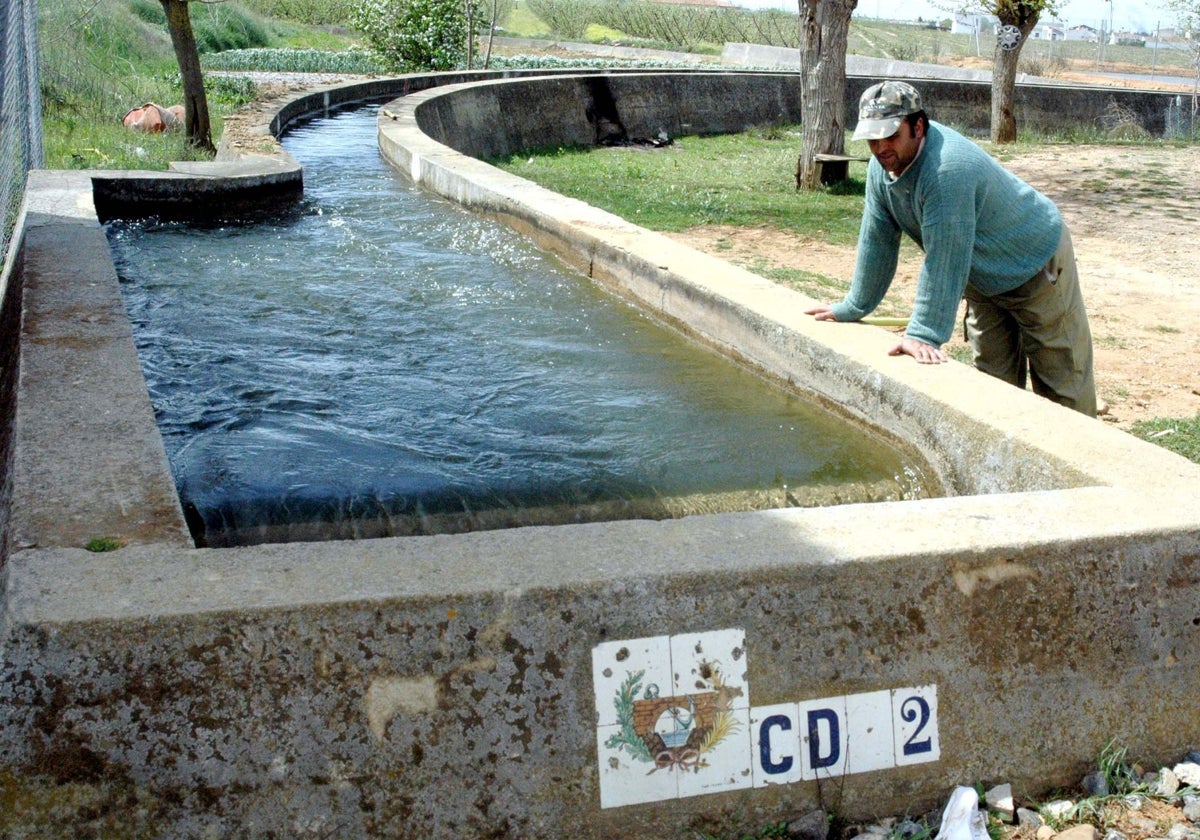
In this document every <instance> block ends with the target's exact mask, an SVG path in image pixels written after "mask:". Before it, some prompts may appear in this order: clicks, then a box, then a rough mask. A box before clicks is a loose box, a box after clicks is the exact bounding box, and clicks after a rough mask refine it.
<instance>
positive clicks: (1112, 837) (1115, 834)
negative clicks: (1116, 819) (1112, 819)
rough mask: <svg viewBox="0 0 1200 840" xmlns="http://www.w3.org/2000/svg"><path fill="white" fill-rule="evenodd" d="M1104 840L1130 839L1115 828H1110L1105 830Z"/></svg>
mask: <svg viewBox="0 0 1200 840" xmlns="http://www.w3.org/2000/svg"><path fill="white" fill-rule="evenodd" d="M1104 840H1128V838H1127V837H1126V836H1125V835H1124V834H1122V833H1121V832H1119V831H1117V830H1116V829H1115V828H1110V829H1109V830H1108V831H1106V832H1104Z"/></svg>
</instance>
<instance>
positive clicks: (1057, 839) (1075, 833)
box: [1054, 823, 1096, 840]
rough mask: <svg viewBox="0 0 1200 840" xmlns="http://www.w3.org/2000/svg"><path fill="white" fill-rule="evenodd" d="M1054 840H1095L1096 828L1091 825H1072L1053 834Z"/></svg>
mask: <svg viewBox="0 0 1200 840" xmlns="http://www.w3.org/2000/svg"><path fill="white" fill-rule="evenodd" d="M1054 840H1096V826H1094V825H1092V824H1091V823H1084V824H1083V825H1073V826H1071V827H1070V828H1068V829H1065V830H1064V831H1060V832H1058V834H1055V835H1054Z"/></svg>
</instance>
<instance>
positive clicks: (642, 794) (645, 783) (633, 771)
mask: <svg viewBox="0 0 1200 840" xmlns="http://www.w3.org/2000/svg"><path fill="white" fill-rule="evenodd" d="M631 734H632V733H630V732H629V731H628V730H626V729H623V728H622V727H621V726H620V725H613V726H600V727H597V728H596V754H597V756H598V757H599V759H600V807H601V808H618V807H620V806H622V805H637V804H640V803H643V802H661V801H664V800H668V799H677V798H679V779H678V776H679V774H678V773H675V772H673V771H672V770H671V769H669V768H663V767H657V766H656V764H655V762H654V760H653V758H652V757H651V756H650V754H649V751H648V750H646V747H645V745H644V744H643V745H640V746H639V745H638V744H637V743H636V741H634V742H633V743H631V738H630V736H631Z"/></svg>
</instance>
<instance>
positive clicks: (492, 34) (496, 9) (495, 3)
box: [483, 0, 500, 70]
mask: <svg viewBox="0 0 1200 840" xmlns="http://www.w3.org/2000/svg"><path fill="white" fill-rule="evenodd" d="M499 14H500V0H492V22H491V25H490V26H488V39H487V52H486V53H484V55H483V69H484V70H486V69H488V67H489V66H491V63H492V41H494V40H495V39H496V17H497V16H498V15H499Z"/></svg>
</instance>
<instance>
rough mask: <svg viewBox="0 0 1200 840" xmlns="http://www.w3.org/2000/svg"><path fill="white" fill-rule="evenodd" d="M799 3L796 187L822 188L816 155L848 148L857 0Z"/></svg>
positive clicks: (800, 0) (801, 1) (837, 152)
mask: <svg viewBox="0 0 1200 840" xmlns="http://www.w3.org/2000/svg"><path fill="white" fill-rule="evenodd" d="M798 2H799V4H800V85H801V87H800V113H801V118H802V119H803V122H804V133H803V140H802V146H801V153H800V160H799V161H798V163H797V166H796V187H797V189H804V190H815V189H817V188H818V187H820V180H821V177H820V167H818V166H817V165H816V162H815V160H814V157H815V156H816V155H818V154H835V155H840V154H842V153H843V152H844V151H845V148H846V114H845V110H846V106H845V102H846V42H847V40H848V39H849V34H850V15H851V13H852V12H853V11H854V9H855V7H856V6H857V5H858V0H798Z"/></svg>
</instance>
